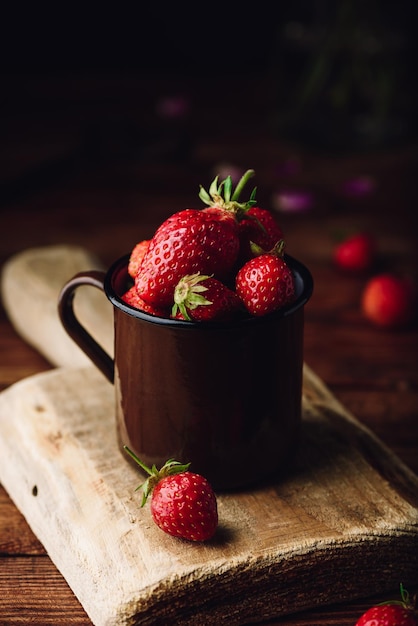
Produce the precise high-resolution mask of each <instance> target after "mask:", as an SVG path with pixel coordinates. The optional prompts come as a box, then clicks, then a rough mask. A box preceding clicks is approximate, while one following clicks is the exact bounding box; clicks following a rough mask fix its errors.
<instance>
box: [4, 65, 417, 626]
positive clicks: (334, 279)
mask: <svg viewBox="0 0 418 626" xmlns="http://www.w3.org/2000/svg"><path fill="white" fill-rule="evenodd" d="M3 86H4V87H5V89H4V93H5V94H7V96H6V97H5V98H4V101H3V105H4V111H3V115H2V120H1V123H2V142H1V146H0V159H1V168H0V203H1V207H0V212H1V213H0V214H1V222H0V223H1V228H0V264H3V263H4V262H5V261H6V260H7V259H8V258H9V257H10V256H11V255H13V254H14V253H17V252H20V251H22V250H24V249H25V248H29V247H34V246H45V245H50V244H55V243H68V244H78V245H82V246H85V247H86V248H88V249H89V250H91V251H92V252H94V253H96V254H97V255H98V256H99V257H100V258H101V259H102V260H103V263H104V264H105V265H107V264H110V263H111V262H112V261H113V260H114V259H115V258H117V257H119V256H121V255H122V254H124V253H125V252H127V251H129V250H130V249H131V248H132V247H133V245H134V244H135V243H136V242H137V241H139V240H140V239H143V238H146V237H149V236H150V235H152V233H153V230H154V229H155V227H156V226H157V225H158V224H159V223H160V222H161V221H162V219H164V218H165V217H167V216H168V215H169V214H171V213H172V212H174V211H176V210H180V209H181V208H184V207H186V206H196V205H198V204H199V202H198V199H197V192H198V187H199V184H200V183H202V184H204V185H207V184H208V183H209V182H210V180H211V179H212V177H213V175H214V174H215V173H217V171H219V169H220V168H221V166H223V165H224V164H229V165H233V166H237V167H239V168H241V169H246V168H248V167H252V168H254V169H255V170H256V179H255V184H256V185H257V186H258V189H259V194H258V198H259V201H260V203H263V204H264V205H266V206H270V207H273V208H274V207H277V194H278V193H279V192H283V191H285V190H289V189H290V190H296V191H301V190H302V191H304V192H307V193H309V194H310V197H311V199H312V201H313V203H312V206H311V207H310V208H309V209H307V210H305V211H304V212H293V213H291V212H278V213H277V215H278V218H279V220H280V221H281V223H282V225H283V228H284V230H285V233H286V239H287V249H288V251H289V252H290V253H291V254H292V255H293V256H296V257H297V258H299V259H300V260H301V261H303V262H304V263H305V264H306V265H307V266H308V267H309V268H310V270H311V272H312V274H313V277H314V281H315V290H314V296H313V298H312V299H311V301H310V302H309V304H308V306H307V308H306V332H305V360H306V362H307V364H308V365H309V366H310V367H311V368H312V369H313V370H314V371H315V372H316V374H318V375H319V376H320V377H321V378H322V379H323V381H324V382H325V383H326V384H327V385H328V386H329V387H330V389H331V390H332V391H333V392H334V393H335V395H336V396H337V398H338V399H339V400H341V401H342V403H343V404H344V405H345V406H346V407H347V408H348V409H349V410H350V411H351V412H352V413H353V414H354V415H355V416H356V417H357V418H358V419H359V420H360V421H362V422H364V423H365V424H366V425H368V426H369V427H370V428H371V429H372V430H373V431H374V432H375V433H376V434H377V435H378V436H379V437H380V438H381V439H382V440H383V441H384V442H385V443H386V444H388V445H389V446H390V448H392V449H393V450H394V451H395V452H396V453H397V454H398V455H399V457H400V458H401V459H402V460H403V461H404V462H405V463H406V464H407V465H408V466H409V467H410V468H411V469H412V470H413V471H415V472H418V367H417V365H418V359H417V355H418V329H417V326H416V324H414V325H412V326H411V327H410V328H407V329H403V330H400V331H382V330H379V329H377V328H374V327H372V326H371V325H370V324H369V323H368V322H367V321H366V320H365V319H364V318H363V316H362V314H361V310H360V305H359V302H360V294H361V291H362V288H363V286H364V284H365V280H366V279H367V276H357V277H353V276H346V275H342V274H340V273H339V272H338V271H337V270H336V269H335V267H333V264H332V262H331V253H332V249H333V246H334V244H335V241H336V240H335V237H336V236H337V235H338V234H341V233H344V232H348V231H350V230H359V229H363V228H367V229H369V230H370V231H372V232H373V233H374V235H375V236H376V238H377V242H378V247H379V262H378V263H379V264H378V267H376V268H375V269H374V271H378V270H379V271H380V270H381V269H387V268H390V269H395V270H397V271H406V272H408V273H411V274H416V270H417V267H418V265H417V257H418V253H417V246H416V244H417V238H416V231H415V230H414V228H415V225H414V212H415V209H416V206H417V201H418V193H417V173H418V171H417V164H418V145H416V144H414V143H412V144H405V145H403V146H398V147H396V148H393V149H388V150H382V151H367V152H364V153H362V154H351V155H350V154H345V155H342V154H340V155H335V154H326V153H324V152H320V151H315V150H312V149H311V150H308V149H306V148H305V147H303V146H302V145H298V144H294V143H292V142H289V141H283V140H281V139H280V137H278V136H277V135H276V133H275V132H274V128H273V127H272V119H273V112H274V104H275V103H274V97H273V95H272V94H271V90H269V85H268V79H267V78H265V77H264V78H262V79H260V84H259V85H258V89H256V90H255V92H256V93H257V94H258V95H257V98H254V100H252V99H251V97H250V98H249V97H248V96H245V93H244V91H243V93H241V92H240V89H239V88H238V87H237V89H235V90H232V91H233V94H232V95H230V96H229V97H228V96H225V97H224V98H223V99H222V100H220V99H217V100H216V101H214V99H212V98H208V96H207V95H206V93H205V89H204V87H205V86H204V85H202V84H201V83H199V84H194V83H193V82H191V81H190V80H189V79H187V78H184V77H183V78H181V79H179V78H178V77H177V78H169V77H164V78H161V79H160V80H156V79H151V78H149V77H143V76H140V75H133V76H123V77H121V76H95V77H91V76H84V77H78V78H74V77H73V78H69V77H67V78H65V79H58V78H55V79H54V80H51V78H48V77H34V76H30V77H19V78H16V77H8V78H7V79H6V81H5V84H4V85H3ZM229 93H231V90H230V91H229ZM260 94H261V96H260ZM179 97H180V100H179V99H178V98H179ZM171 98H174V99H171ZM237 103H238V104H237ZM185 104H188V110H187V111H184V110H183V114H180V113H181V110H182V107H183V109H184V105H185ZM168 105H171V106H172V107H174V108H175V109H176V110H177V115H173V114H172V115H170V114H167V113H166V114H164V110H165V111H166V110H167V106H168ZM168 108H170V107H168ZM358 177H366V179H364V180H365V182H366V183H367V184H366V187H367V185H369V192H368V193H364V194H363V195H360V196H359V195H348V194H347V193H345V192H344V185H345V183H346V182H347V181H350V180H352V179H353V178H358ZM370 183H372V184H370ZM0 350H1V362H0V390H3V389H6V388H7V387H8V386H10V385H12V384H13V383H15V382H16V381H19V380H20V379H22V378H25V377H27V376H30V375H32V374H35V373H37V372H42V371H46V370H48V369H50V368H51V365H50V364H49V363H48V362H47V361H46V360H45V359H44V358H43V357H42V356H41V355H40V354H38V353H37V352H36V351H35V350H34V349H33V348H31V347H30V346H29V345H27V344H26V343H25V342H24V341H23V339H22V338H21V337H20V336H19V335H18V334H17V333H16V331H15V330H14V328H13V327H12V325H11V323H10V321H9V320H8V319H7V315H6V313H5V311H4V310H3V309H1V310H0ZM11 418H12V417H11ZM0 462H1V461H0ZM0 559H1V561H0V563H1V565H0V623H1V624H2V625H3V624H4V625H6V624H10V625H11V624H13V625H16V624H29V623H30V624H34V625H35V624H36V625H39V626H41V625H42V626H45V625H46V624H53V625H54V626H59V625H61V624H62V625H63V626H64V625H65V626H68V625H69V624H73V625H74V626H76V625H77V626H88V624H90V623H91V622H90V621H89V619H88V617H87V616H86V614H85V612H84V610H83V608H82V607H81V606H80V604H79V603H78V601H77V599H76V598H75V597H74V595H73V594H72V592H71V590H70V589H69V587H68V585H67V583H66V582H65V580H64V579H63V577H62V576H61V575H60V573H59V572H58V571H57V569H56V568H55V567H54V565H53V564H52V562H51V561H50V559H49V558H48V556H47V554H46V553H45V550H44V548H43V546H42V545H41V544H40V542H39V541H38V540H37V538H36V537H35V535H34V534H33V533H32V532H31V530H30V528H29V527H28V525H27V523H26V521H25V519H24V518H23V516H22V515H21V513H20V512H19V511H18V510H17V508H16V507H15V506H14V504H13V503H12V501H11V500H10V499H9V496H8V494H7V493H6V492H5V490H4V489H3V488H2V487H1V486H0ZM359 566H360V564H359ZM353 576H356V571H355V568H353ZM400 582H401V581H400ZM402 582H404V583H408V586H409V587H410V592H412V593H413V592H416V591H418V581H402ZM330 585H332V581H330ZM371 592H372V590H368V589H365V590H364V596H365V597H364V598H363V599H361V600H355V601H352V602H344V603H339V599H338V597H336V598H335V604H334V605H333V606H327V607H324V608H317V609H314V610H310V611H304V612H303V613H300V614H298V615H293V616H288V617H284V618H281V619H277V620H276V621H274V622H270V624H273V623H274V624H289V625H290V624H292V625H294V626H307V625H308V624H310V625H313V624H315V625H318V624H323V625H328V624H329V625H331V624H334V625H337V624H338V626H350V625H353V624H354V623H355V621H356V619H357V618H358V617H359V615H360V614H361V613H362V612H363V611H364V610H365V609H366V607H368V606H369V605H370V603H371V602H374V601H382V600H384V599H386V595H385V597H383V596H381V595H380V596H374V597H367V596H370V593H371ZM391 595H392V596H394V597H397V595H398V589H394V590H393V593H392V594H391Z"/></svg>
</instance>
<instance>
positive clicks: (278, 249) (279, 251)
mask: <svg viewBox="0 0 418 626" xmlns="http://www.w3.org/2000/svg"><path fill="white" fill-rule="evenodd" d="M250 247H251V252H252V254H253V256H261V255H262V254H273V255H274V256H277V257H282V258H283V256H284V249H285V247H286V242H285V240H284V239H280V240H279V241H278V242H277V243H276V244H275V245H274V246H273V248H272V249H271V250H264V249H263V248H262V247H261V246H259V245H258V244H256V243H254V241H250Z"/></svg>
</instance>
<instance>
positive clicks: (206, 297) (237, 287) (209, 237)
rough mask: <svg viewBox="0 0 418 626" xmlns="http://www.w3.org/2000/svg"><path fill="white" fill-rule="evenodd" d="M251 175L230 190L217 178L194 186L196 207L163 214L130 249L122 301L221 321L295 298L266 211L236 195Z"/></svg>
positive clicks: (279, 235)
mask: <svg viewBox="0 0 418 626" xmlns="http://www.w3.org/2000/svg"><path fill="white" fill-rule="evenodd" d="M253 175H254V170H247V172H245V174H244V175H243V176H242V178H241V179H240V181H239V182H238V184H237V185H236V187H235V189H233V184H232V179H231V177H230V176H228V177H227V178H226V179H225V180H223V181H222V182H220V183H219V181H218V178H219V177H218V176H217V177H216V178H215V180H214V181H213V182H212V184H211V185H210V188H209V191H206V190H205V189H204V188H203V187H202V186H201V187H200V193H199V197H200V199H201V200H202V201H203V202H204V203H205V205H207V206H205V207H204V208H201V209H184V210H182V211H179V212H177V213H174V214H173V215H171V216H170V217H169V218H168V219H166V220H165V221H164V222H163V223H162V224H161V225H160V226H159V228H158V229H157V231H156V232H155V234H154V236H153V237H152V239H149V240H148V239H147V240H143V241H140V242H139V243H138V244H137V245H136V246H135V248H134V249H133V250H132V253H131V256H130V260H129V265H128V272H129V275H130V276H131V278H132V279H133V283H134V284H133V285H132V286H131V287H130V288H129V289H128V291H127V292H126V293H125V294H124V295H123V297H122V299H123V300H124V301H125V302H126V303H127V304H129V305H130V306H133V307H135V308H137V309H140V310H142V311H145V312H146V313H150V314H152V315H157V316H158V317H164V318H172V319H179V320H187V321H198V322H205V321H220V320H222V321H224V320H230V319H235V318H239V317H243V316H248V315H250V316H262V315H266V314H268V313H271V312H273V311H276V310H277V309H279V308H281V307H283V306H285V305H287V304H290V303H291V302H292V300H293V299H294V298H295V284H294V276H293V273H292V271H291V268H290V267H289V266H288V264H287V263H286V260H285V258H284V245H285V244H284V240H283V232H282V229H281V228H280V226H279V225H278V224H277V222H276V220H275V219H274V217H273V215H272V213H271V212H270V211H268V210H267V209H264V208H261V207H258V206H256V200H255V192H256V189H254V190H253V191H252V193H251V195H250V198H249V200H248V201H247V202H241V201H240V195H241V192H242V190H243V188H244V186H245V185H246V183H247V182H248V180H249V179H250V178H251V177H252V176H253Z"/></svg>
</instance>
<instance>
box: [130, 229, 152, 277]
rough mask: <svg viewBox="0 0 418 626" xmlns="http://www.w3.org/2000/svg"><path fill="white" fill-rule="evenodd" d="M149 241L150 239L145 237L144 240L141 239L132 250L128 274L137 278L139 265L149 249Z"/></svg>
mask: <svg viewBox="0 0 418 626" xmlns="http://www.w3.org/2000/svg"><path fill="white" fill-rule="evenodd" d="M149 242H150V240H149V239H144V240H143V241H140V242H139V243H137V244H136V246H135V247H134V249H133V250H132V252H131V256H130V257H129V263H128V274H129V276H131V277H132V278H135V276H136V274H137V272H138V269H139V266H140V265H141V263H142V259H143V258H144V254H145V252H146V251H147V250H148V246H149Z"/></svg>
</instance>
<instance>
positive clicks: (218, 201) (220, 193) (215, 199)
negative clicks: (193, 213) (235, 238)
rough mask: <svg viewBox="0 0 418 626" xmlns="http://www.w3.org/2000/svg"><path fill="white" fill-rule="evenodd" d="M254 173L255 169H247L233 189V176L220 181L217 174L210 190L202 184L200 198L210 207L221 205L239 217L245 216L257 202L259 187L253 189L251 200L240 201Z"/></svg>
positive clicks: (220, 206)
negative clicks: (256, 196)
mask: <svg viewBox="0 0 418 626" xmlns="http://www.w3.org/2000/svg"><path fill="white" fill-rule="evenodd" d="M254 174H255V171H254V170H247V171H246V172H245V174H243V176H242V177H241V178H240V180H239V181H238V183H237V186H236V187H235V189H233V185H232V178H231V176H227V177H226V178H225V180H223V181H222V182H220V183H219V182H218V181H219V176H216V178H215V179H214V180H213V181H212V183H211V185H210V187H209V191H206V189H204V188H203V187H202V185H200V191H199V198H200V199H201V200H202V201H203V202H204V203H205V204H207V205H208V206H210V207H219V208H222V209H225V210H227V211H231V212H232V213H234V214H235V215H236V216H237V217H238V218H240V217H243V216H245V214H246V213H247V211H248V210H249V209H250V208H251V207H253V206H255V205H256V204H257V202H256V199H255V195H256V191H257V187H254V189H253V190H252V192H251V195H250V198H249V200H247V201H246V202H240V201H239V197H240V195H241V192H242V190H243V188H244V187H245V185H246V184H247V182H248V180H249V179H250V178H252V177H253V176H254Z"/></svg>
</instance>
